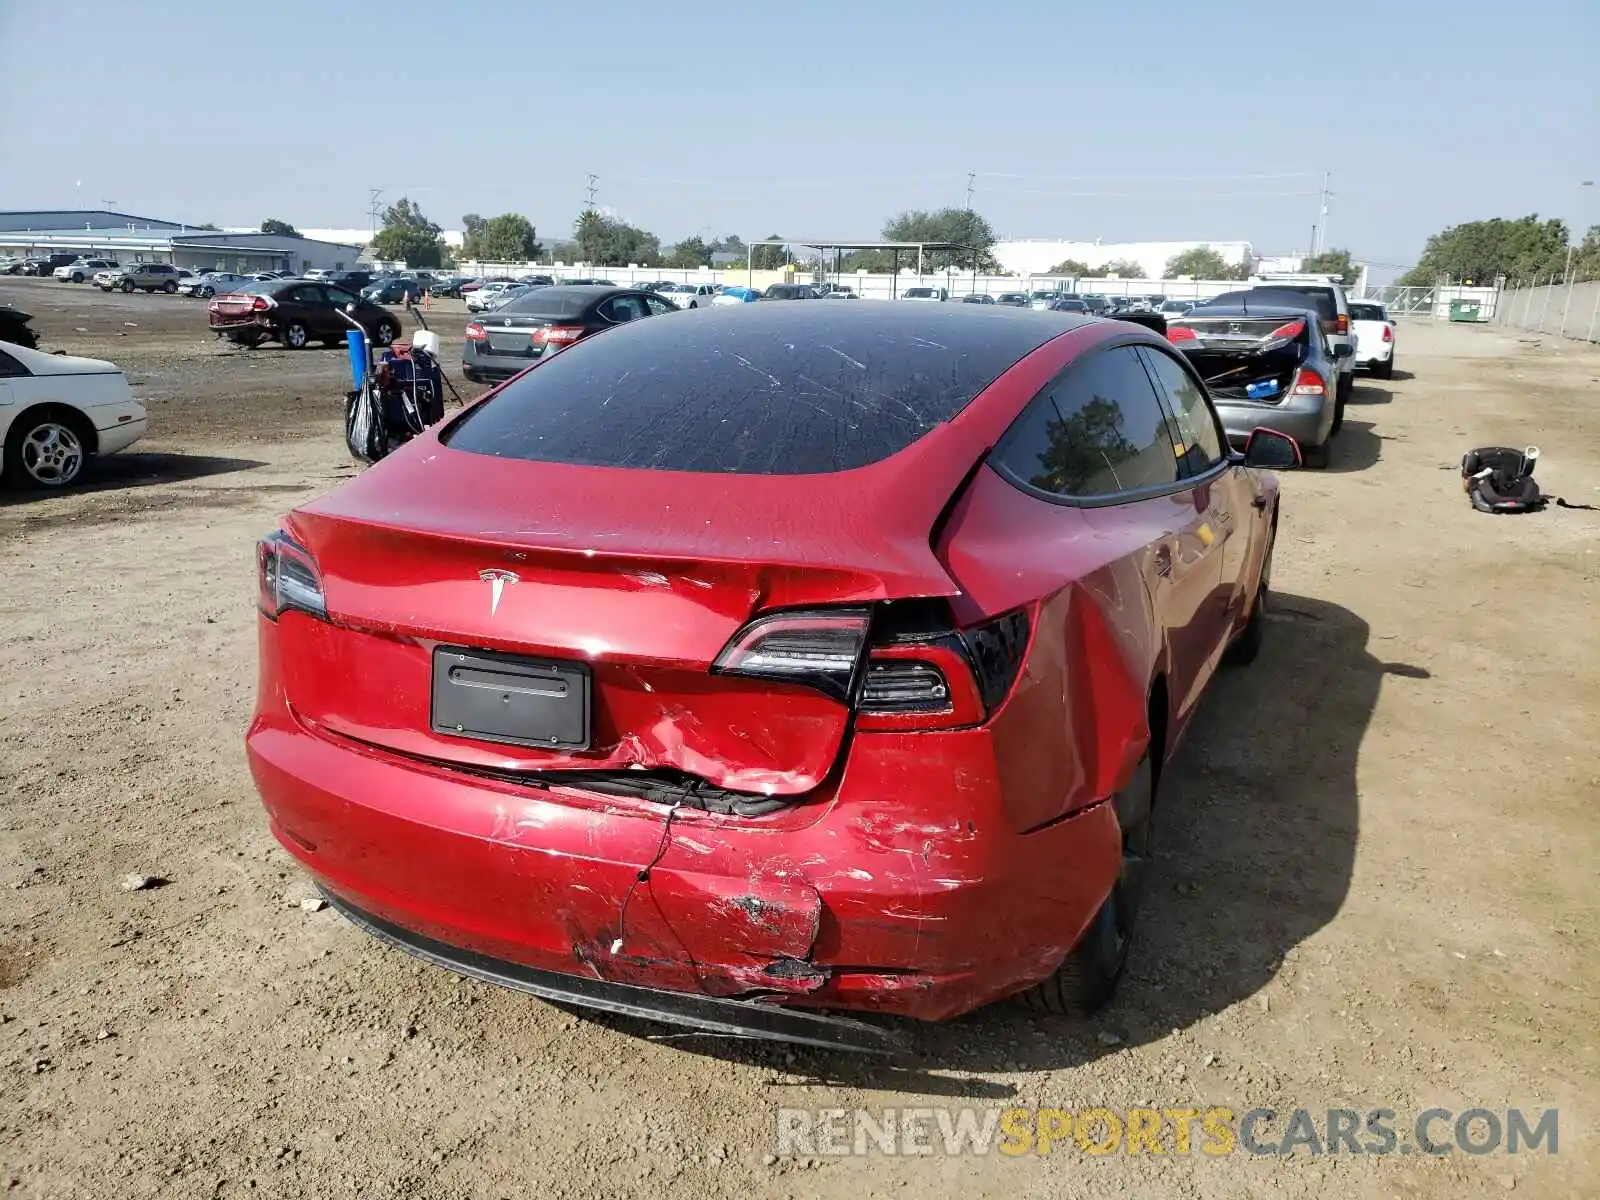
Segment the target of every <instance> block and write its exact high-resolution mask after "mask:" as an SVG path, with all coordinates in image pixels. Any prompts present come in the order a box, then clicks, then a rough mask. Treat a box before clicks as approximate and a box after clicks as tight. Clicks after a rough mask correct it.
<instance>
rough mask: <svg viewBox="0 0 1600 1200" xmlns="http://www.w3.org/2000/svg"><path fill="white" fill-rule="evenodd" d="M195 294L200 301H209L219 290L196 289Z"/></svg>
mask: <svg viewBox="0 0 1600 1200" xmlns="http://www.w3.org/2000/svg"><path fill="white" fill-rule="evenodd" d="M195 293H196V294H197V295H198V296H199V297H200V299H202V300H209V299H211V297H213V296H215V295H216V294H217V289H216V288H214V287H203V288H195Z"/></svg>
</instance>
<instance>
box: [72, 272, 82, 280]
mask: <svg viewBox="0 0 1600 1200" xmlns="http://www.w3.org/2000/svg"><path fill="white" fill-rule="evenodd" d="M72 282H73V283H82V282H83V272H82V271H74V272H73V273H72Z"/></svg>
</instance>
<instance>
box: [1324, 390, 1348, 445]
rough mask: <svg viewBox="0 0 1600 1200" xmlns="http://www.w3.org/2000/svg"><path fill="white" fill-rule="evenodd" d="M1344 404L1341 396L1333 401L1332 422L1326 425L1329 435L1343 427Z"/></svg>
mask: <svg viewBox="0 0 1600 1200" xmlns="http://www.w3.org/2000/svg"><path fill="white" fill-rule="evenodd" d="M1344 406H1345V401H1344V398H1343V397H1340V398H1338V399H1336V400H1335V401H1334V402H1333V424H1332V425H1330V426H1328V436H1329V437H1332V436H1333V435H1334V434H1336V433H1338V432H1339V430H1341V429H1343V428H1344Z"/></svg>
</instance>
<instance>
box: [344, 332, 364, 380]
mask: <svg viewBox="0 0 1600 1200" xmlns="http://www.w3.org/2000/svg"><path fill="white" fill-rule="evenodd" d="M344 340H345V345H347V346H349V347H350V377H351V378H352V379H354V380H355V390H356V391H358V392H359V391H360V390H361V388H362V386H363V385H364V384H365V383H366V382H367V335H366V334H364V333H362V332H361V331H360V330H359V329H352V330H351V331H350V332H349V333H347V334H345V335H344Z"/></svg>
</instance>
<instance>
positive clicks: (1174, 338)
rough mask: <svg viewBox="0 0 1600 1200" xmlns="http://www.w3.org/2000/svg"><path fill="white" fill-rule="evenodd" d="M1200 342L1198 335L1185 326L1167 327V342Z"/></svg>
mask: <svg viewBox="0 0 1600 1200" xmlns="http://www.w3.org/2000/svg"><path fill="white" fill-rule="evenodd" d="M1199 340H1200V335H1199V334H1197V333H1195V331H1194V330H1192V329H1190V328H1189V327H1188V326H1187V325H1168V326H1167V341H1169V342H1195V341H1199Z"/></svg>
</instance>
